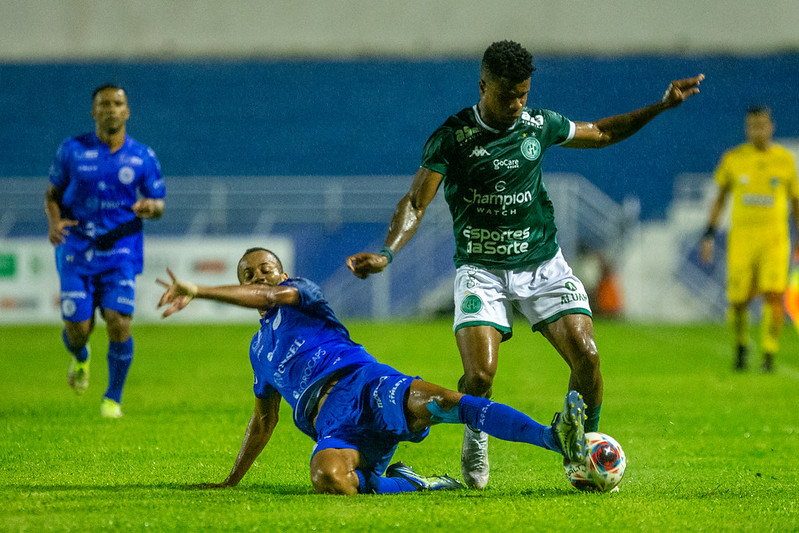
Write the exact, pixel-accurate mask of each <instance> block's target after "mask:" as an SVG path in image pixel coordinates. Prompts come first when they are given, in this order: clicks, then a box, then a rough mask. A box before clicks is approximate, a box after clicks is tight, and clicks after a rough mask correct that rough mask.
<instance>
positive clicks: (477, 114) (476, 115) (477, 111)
mask: <svg viewBox="0 0 799 533" xmlns="http://www.w3.org/2000/svg"><path fill="white" fill-rule="evenodd" d="M472 111H474V119H475V120H476V121H477V123H478V124H480V126H481V127H482V128H483V129H486V130H488V131H490V132H491V133H503V131H511V130H513V129H514V128H515V127H516V124H518V123H519V119H516V122H514V123H513V125H512V126H511V127H510V128H508V129H506V130H498V129H496V128H492V127H491V126H489V125H488V124H486V122H485V121H484V120H483V117H481V116H480V109H479V108H478V106H477V104H474V105H473V106H472Z"/></svg>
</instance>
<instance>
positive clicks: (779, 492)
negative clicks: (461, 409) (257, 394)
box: [0, 317, 799, 531]
mask: <svg viewBox="0 0 799 533" xmlns="http://www.w3.org/2000/svg"><path fill="white" fill-rule="evenodd" d="M256 326H257V321H256V320H255V317H254V320H253V324H252V325H233V326H218V325H212V326H187V325H173V324H170V323H169V322H164V323H163V324H158V325H135V324H134V335H135V341H136V356H135V359H134V363H133V366H132V369H131V374H130V376H129V379H128V384H127V388H126V391H125V395H124V397H123V411H124V413H125V417H124V418H122V419H120V420H104V419H101V418H100V416H99V403H100V398H101V396H102V394H103V392H104V390H105V381H106V375H107V370H106V363H105V344H106V337H105V331H104V330H103V329H102V327H98V330H97V331H96V332H95V335H94V337H93V339H92V347H93V354H94V356H93V363H92V383H91V386H90V388H89V390H88V391H87V393H86V394H85V395H84V396H83V397H77V396H76V395H75V394H74V393H73V392H72V391H71V390H70V389H69V387H68V386H67V383H66V369H67V363H68V358H67V355H66V352H65V351H64V349H63V347H62V346H61V342H60V335H59V332H60V328H59V327H58V326H57V325H54V326H49V327H43V326H30V327H29V326H19V327H2V328H0V351H1V352H2V356H1V357H0V380H2V381H0V383H2V385H0V428H2V433H3V435H2V440H1V441H0V501H2V502H3V503H2V505H0V530H3V531H104V530H152V531H196V530H201V529H202V530H233V531H256V530H257V531H385V530H394V531H402V530H407V529H408V528H412V529H413V530H420V529H421V530H425V531H450V530H455V531H532V530H540V531H566V530H583V531H585V530H591V529H596V528H602V529H605V530H611V531H630V530H644V531H663V530H668V531H684V530H692V531H702V530H705V531H740V530H749V531H772V530H774V531H795V530H797V529H799V501H798V500H799V497H798V495H799V489H797V487H799V468H798V467H797V463H795V462H794V461H796V460H797V457H799V409H797V399H799V394H798V393H797V390H798V389H799V335H797V333H796V331H794V330H793V328H792V327H790V326H787V325H786V329H785V333H784V335H783V345H782V350H781V353H780V355H779V357H778V359H777V365H778V366H777V373H776V374H774V375H763V374H760V373H759V372H758V371H757V367H756V366H754V368H753V370H750V371H749V372H747V373H742V374H736V373H733V372H732V371H731V362H732V356H731V349H730V341H729V334H728V332H727V329H726V327H725V326H723V325H718V324H715V325H714V324H708V325H696V326H673V325H659V326H646V325H634V324H624V323H613V322H598V323H597V324H596V339H597V343H598V345H599V348H600V353H601V357H602V369H603V374H604V378H605V403H604V406H603V416H602V422H601V429H602V431H604V432H606V433H609V434H610V435H612V436H614V437H615V438H616V439H617V440H618V441H619V442H620V443H621V444H622V446H623V447H624V449H625V451H626V453H627V456H628V467H627V473H626V475H625V478H624V480H623V482H622V485H621V491H620V492H619V493H617V494H584V493H580V492H577V491H576V490H574V489H572V488H571V486H570V485H568V483H567V482H566V480H565V477H564V474H563V469H562V467H561V465H560V459H559V457H558V456H556V455H555V454H553V453H552V452H547V451H545V450H542V449H538V448H533V447H530V446H527V445H523V444H519V443H505V442H501V441H498V440H496V439H492V440H491V445H490V451H491V455H490V457H491V461H492V469H491V482H490V484H489V488H488V489H487V490H485V491H483V492H475V491H458V492H450V493H413V494H404V495H386V496H378V495H362V496H355V497H335V496H321V495H315V494H313V492H312V489H311V483H310V479H309V473H308V460H309V457H310V453H311V448H312V442H311V441H310V439H308V438H307V437H305V436H304V435H302V434H301V433H300V432H299V431H298V430H297V429H295V428H294V426H293V424H292V422H291V416H290V412H289V410H288V409H287V408H286V404H285V403H284V404H283V406H284V408H283V410H282V411H281V422H280V423H279V424H278V426H277V428H276V430H275V434H274V436H273V438H272V441H271V442H270V443H269V444H268V445H267V447H266V449H265V450H264V452H263V453H262V454H261V456H260V458H259V459H258V461H257V462H256V463H255V465H254V466H253V467H252V469H251V470H250V472H249V473H248V474H247V476H246V477H245V478H244V480H243V481H242V483H241V484H240V485H239V486H238V487H236V488H233V489H225V490H215V491H208V490H195V489H192V488H191V486H192V485H193V484H196V483H202V482H208V481H221V480H222V479H223V478H224V477H225V476H226V475H227V473H228V472H229V470H230V467H231V466H232V464H233V460H234V458H235V456H236V454H237V453H238V450H239V446H240V444H241V440H242V436H243V434H244V428H245V426H246V423H247V421H248V419H249V416H250V414H251V412H252V406H253V398H252V389H251V380H252V375H251V370H250V367H249V361H248V357H247V347H248V344H249V339H250V336H251V335H252V333H253V332H254V331H255V328H256ZM349 326H350V330H351V332H352V336H353V338H354V339H355V340H357V341H359V342H361V343H363V344H364V345H365V346H366V347H367V349H369V351H371V352H372V353H374V354H375V355H376V356H377V357H378V358H379V359H380V360H381V361H383V362H385V363H389V364H392V365H393V366H395V367H396V368H398V369H399V370H401V371H403V372H406V373H410V374H416V375H420V376H422V377H424V378H425V379H427V380H429V381H432V382H435V383H438V384H441V385H445V386H449V387H454V386H455V384H456V383H457V379H458V377H459V376H460V374H461V365H460V359H459V356H458V354H457V351H456V348H455V342H454V337H453V335H452V332H451V329H450V322H449V321H448V320H443V321H432V322H428V323H423V322H402V323H399V322H396V323H380V324H374V323H369V322H351V323H350V324H349ZM753 359H754V357H753ZM753 363H756V361H753ZM567 376H568V374H567V368H566V365H565V363H563V362H562V361H561V360H560V358H559V357H558V356H557V355H556V353H555V352H554V350H553V349H552V348H551V347H550V346H549V345H548V344H547V343H546V342H545V341H544V340H543V339H542V338H541V336H540V335H534V334H532V333H530V332H529V330H527V328H524V327H521V326H519V327H518V328H517V330H516V335H515V336H514V337H513V338H512V339H511V340H510V341H508V342H506V343H505V344H504V345H503V347H502V350H501V353H500V359H499V372H498V375H497V379H496V381H495V384H494V392H495V395H494V399H495V400H497V401H500V402H504V403H508V404H510V405H512V406H514V407H516V408H518V409H520V410H522V411H524V412H526V413H528V414H530V415H531V416H532V417H533V418H535V419H537V420H539V421H540V422H542V423H549V421H550V420H551V417H552V415H553V413H554V412H555V411H556V410H557V409H558V408H559V407H560V404H561V401H562V398H563V395H564V394H565V391H566V387H567ZM461 435H462V429H461V426H455V425H447V426H443V425H441V426H436V427H434V428H433V430H432V432H431V435H430V436H429V437H428V438H427V439H426V440H425V441H424V442H422V443H421V444H404V443H403V444H401V445H400V447H399V449H398V451H397V454H396V455H395V459H396V460H403V461H404V462H406V463H408V464H410V465H412V466H413V467H414V468H415V469H416V470H417V471H418V472H421V473H424V474H434V473H449V474H451V475H455V476H457V477H460V440H461Z"/></svg>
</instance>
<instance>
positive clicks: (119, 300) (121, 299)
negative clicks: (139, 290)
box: [117, 296, 135, 307]
mask: <svg viewBox="0 0 799 533" xmlns="http://www.w3.org/2000/svg"><path fill="white" fill-rule="evenodd" d="M117 303H118V304H122V305H129V306H131V307H133V306H134V305H135V302H134V301H133V299H132V298H125V297H124V296H120V297H119V298H117Z"/></svg>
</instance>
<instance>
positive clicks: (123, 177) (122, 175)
mask: <svg viewBox="0 0 799 533" xmlns="http://www.w3.org/2000/svg"><path fill="white" fill-rule="evenodd" d="M117 176H118V177H119V181H120V183H122V184H123V185H130V184H131V183H133V178H135V177H136V173H135V172H134V171H133V169H132V168H130V167H122V168H120V169H119V174H117Z"/></svg>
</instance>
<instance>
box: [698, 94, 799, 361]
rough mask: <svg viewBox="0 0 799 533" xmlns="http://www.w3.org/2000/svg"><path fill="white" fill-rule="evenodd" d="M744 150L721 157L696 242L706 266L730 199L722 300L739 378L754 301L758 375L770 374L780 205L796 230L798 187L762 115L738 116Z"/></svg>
mask: <svg viewBox="0 0 799 533" xmlns="http://www.w3.org/2000/svg"><path fill="white" fill-rule="evenodd" d="M744 126H745V130H746V139H747V142H746V143H744V144H741V145H739V146H736V147H735V148H732V149H731V150H729V151H727V152H726V153H725V154H724V155H723V156H722V158H721V162H720V163H719V165H718V167H717V168H716V171H715V173H714V178H715V180H716V183H717V184H718V187H719V191H718V196H717V197H716V201H715V202H714V203H713V206H712V207H711V209H710V220H709V221H708V227H707V230H706V231H705V234H704V237H703V239H702V260H703V261H705V262H706V263H710V262H712V261H713V247H714V238H715V235H716V227H717V224H718V221H719V217H720V215H721V212H722V210H723V209H724V205H725V203H726V200H727V196H728V195H730V194H732V199H733V200H732V222H731V225H730V231H729V236H728V243H727V299H728V300H729V302H730V306H731V321H732V326H733V332H734V336H735V344H736V359H735V369H736V370H745V369H746V367H747V353H748V336H749V335H748V329H749V327H748V326H749V320H748V318H749V316H748V306H749V302H751V301H752V299H753V298H754V297H755V296H757V295H760V294H762V295H763V298H764V300H765V302H764V303H765V305H764V306H763V319H762V323H761V346H760V349H761V350H762V352H763V364H762V370H763V371H764V372H773V370H774V354H775V353H776V352H777V350H778V349H779V338H780V333H781V331H782V325H783V301H784V295H785V289H786V287H787V285H788V267H789V256H790V249H791V236H790V230H789V228H788V203H789V202H790V204H791V210H792V211H793V218H794V224H796V227H797V228H799V184H797V176H796V164H795V162H794V157H793V155H792V154H791V152H790V151H788V150H787V149H786V148H785V147H783V146H780V145H779V144H776V143H774V142H773V141H772V137H773V135H774V122H773V121H772V119H771V110H770V109H769V108H767V107H762V106H758V107H752V108H749V109H748V110H747V112H746V119H745V124H744Z"/></svg>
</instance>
